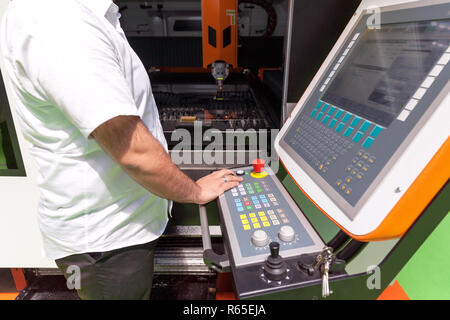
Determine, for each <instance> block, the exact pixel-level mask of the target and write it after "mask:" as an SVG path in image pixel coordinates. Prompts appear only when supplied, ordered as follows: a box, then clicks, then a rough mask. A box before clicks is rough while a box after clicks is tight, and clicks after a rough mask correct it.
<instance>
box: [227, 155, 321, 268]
mask: <svg viewBox="0 0 450 320" xmlns="http://www.w3.org/2000/svg"><path fill="white" fill-rule="evenodd" d="M235 173H236V174H237V175H239V176H241V177H242V178H243V179H244V180H243V181H242V183H240V184H239V185H238V186H237V187H236V188H233V189H231V190H229V191H227V192H225V193H224V194H223V195H222V196H220V197H219V207H220V209H221V214H222V220H223V221H222V222H223V224H224V225H225V228H226V233H227V236H228V240H229V242H230V245H231V247H232V248H233V250H232V251H233V259H234V263H235V265H236V266H241V265H247V264H254V263H261V262H264V261H265V259H266V258H267V256H268V255H269V254H270V249H269V244H270V243H271V242H278V243H279V244H280V255H281V256H282V257H283V258H285V257H292V256H297V255H300V254H303V253H309V252H318V251H320V250H321V249H322V248H323V246H324V243H323V241H322V240H321V239H320V237H319V236H318V235H317V233H316V232H315V230H314V229H313V227H312V226H311V225H310V223H309V222H308V220H307V219H306V218H305V216H304V215H303V213H302V212H301V211H300V209H299V208H298V207H297V205H296V204H295V202H294V201H293V200H292V198H291V197H290V195H289V194H288V193H287V191H286V190H285V189H284V187H283V186H282V184H281V183H280V181H279V180H278V178H277V177H276V175H275V174H274V173H273V171H272V170H271V169H270V168H264V163H262V161H261V160H256V161H254V163H253V167H245V168H239V169H236V170H235Z"/></svg>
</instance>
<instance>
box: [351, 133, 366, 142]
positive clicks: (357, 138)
mask: <svg viewBox="0 0 450 320" xmlns="http://www.w3.org/2000/svg"><path fill="white" fill-rule="evenodd" d="M363 135H364V133H362V132H361V131H358V132H357V133H355V136H354V137H353V141H355V142H359V140H361V138H362V137H363Z"/></svg>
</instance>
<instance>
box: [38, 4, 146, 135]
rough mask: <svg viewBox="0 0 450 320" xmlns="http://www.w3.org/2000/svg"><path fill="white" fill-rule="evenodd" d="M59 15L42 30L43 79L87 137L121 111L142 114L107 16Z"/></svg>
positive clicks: (43, 84)
mask: <svg viewBox="0 0 450 320" xmlns="http://www.w3.org/2000/svg"><path fill="white" fill-rule="evenodd" d="M69 16H70V17H66V18H64V19H61V18H58V17H55V21H54V23H50V24H49V23H48V22H47V23H46V25H51V26H52V27H50V28H43V29H42V30H41V32H40V33H39V34H38V35H37V39H36V40H37V41H38V43H39V48H40V49H39V53H38V54H39V61H40V63H39V71H38V73H37V77H38V83H39V86H40V88H41V89H42V91H43V94H44V95H45V97H46V98H47V99H48V100H49V101H50V102H51V103H53V104H55V105H56V106H57V107H58V108H60V109H61V111H62V112H63V113H64V114H65V115H66V116H67V117H68V119H69V120H70V121H71V122H72V123H73V124H74V125H75V126H76V127H77V128H78V129H79V130H80V131H81V133H82V134H83V135H84V136H85V137H89V135H90V134H91V133H92V132H93V131H94V130H95V129H96V128H97V127H98V126H99V125H101V124H102V123H104V122H106V121H108V120H109V119H112V118H114V117H116V116H120V115H124V116H126V115H132V116H139V113H138V109H137V107H136V104H135V101H134V99H133V95H132V92H131V89H130V85H129V84H128V83H127V80H126V77H125V69H124V67H123V62H121V57H120V55H119V54H118V52H117V49H116V48H115V46H114V45H113V42H112V35H113V32H115V30H114V29H113V27H112V25H111V27H110V26H107V25H106V23H109V22H108V21H106V20H105V21H102V20H100V18H98V17H96V16H94V15H93V14H90V13H89V12H86V11H85V12H82V13H80V14H78V15H77V14H71V15H69Z"/></svg>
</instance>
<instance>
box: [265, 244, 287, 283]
mask: <svg viewBox="0 0 450 320" xmlns="http://www.w3.org/2000/svg"><path fill="white" fill-rule="evenodd" d="M269 248H270V256H268V257H267V260H266V262H265V264H264V275H265V276H266V277H267V278H268V279H270V280H272V281H280V280H283V279H285V278H286V276H287V266H286V262H284V260H283V258H282V257H281V256H280V255H279V252H280V244H279V243H278V242H271V243H270V244H269Z"/></svg>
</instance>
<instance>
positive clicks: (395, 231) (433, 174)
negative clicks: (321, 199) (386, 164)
mask: <svg viewBox="0 0 450 320" xmlns="http://www.w3.org/2000/svg"><path fill="white" fill-rule="evenodd" d="M280 161H281V160H280ZM281 163H283V162H282V161H281ZM449 163H450V138H447V140H446V141H445V143H444V144H443V145H442V146H441V147H440V149H439V150H438V151H437V152H436V154H435V155H434V156H433V158H432V159H431V160H430V162H429V163H428V164H427V166H426V167H425V168H424V169H423V170H422V172H421V173H420V174H419V175H418V176H417V178H416V180H414V182H413V183H412V184H411V186H410V187H409V189H408V190H407V191H406V192H405V194H404V195H403V197H402V198H401V199H400V200H399V201H398V202H397V204H396V205H395V206H394V208H393V209H392V210H391V212H389V214H388V215H387V216H386V218H385V219H384V220H383V221H382V222H381V223H380V225H379V226H378V227H377V228H376V229H375V230H374V231H372V232H370V233H368V234H365V235H355V234H352V233H351V232H349V231H347V230H346V229H345V228H343V227H342V226H341V225H340V224H339V223H338V222H336V221H335V220H334V219H333V218H331V217H330V216H329V215H328V214H327V213H326V212H325V211H323V210H322V208H320V207H319V206H318V205H317V203H315V202H314V201H313V200H312V199H311V198H310V197H309V195H308V194H306V192H304V190H303V189H302V188H301V187H300V186H299V185H298V183H297V182H296V181H295V180H294V178H293V177H292V175H291V174H290V173H289V171H288V169H287V168H286V166H285V165H284V164H283V166H284V167H285V168H286V171H287V172H288V174H289V176H290V177H291V178H292V180H293V181H294V182H295V184H296V185H297V186H298V187H299V189H300V190H301V191H302V192H303V193H304V194H305V195H306V197H307V198H308V199H309V200H310V201H311V202H312V203H313V204H314V205H315V206H316V207H317V208H318V209H319V210H320V211H322V213H323V214H325V215H326V216H327V217H328V218H329V219H330V220H332V221H333V222H334V223H335V224H336V225H337V226H339V228H341V229H342V230H343V231H344V232H345V233H347V234H348V235H349V236H350V237H352V238H354V239H356V240H359V241H379V240H387V239H393V238H398V237H400V236H402V235H403V234H404V233H405V232H406V231H407V230H408V229H409V228H410V227H411V225H412V224H413V223H414V221H416V219H417V218H418V217H419V215H420V214H421V213H422V212H423V210H424V209H425V208H426V206H427V205H428V204H429V203H430V201H431V200H432V199H433V198H434V196H435V195H436V194H437V193H438V192H439V190H440V189H441V188H442V187H443V186H444V184H445V183H446V182H447V181H448V180H449V178H450V166H449V165H448V164H449Z"/></svg>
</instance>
